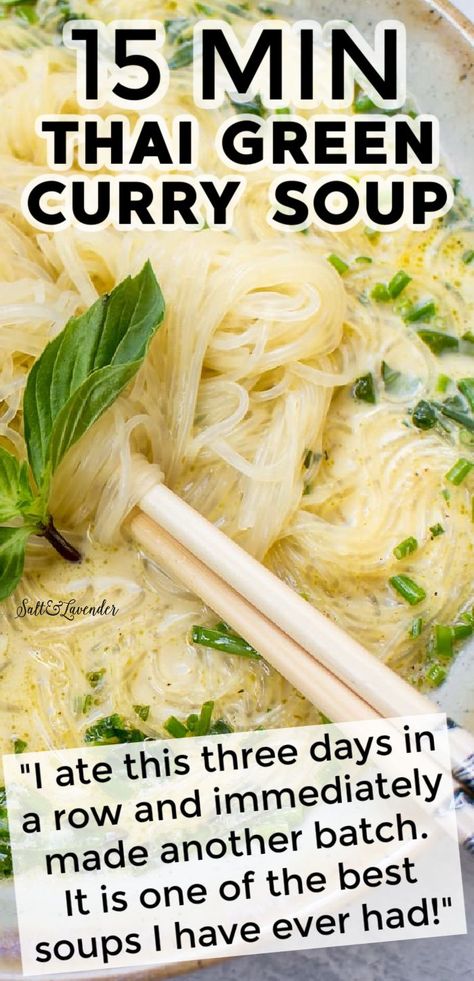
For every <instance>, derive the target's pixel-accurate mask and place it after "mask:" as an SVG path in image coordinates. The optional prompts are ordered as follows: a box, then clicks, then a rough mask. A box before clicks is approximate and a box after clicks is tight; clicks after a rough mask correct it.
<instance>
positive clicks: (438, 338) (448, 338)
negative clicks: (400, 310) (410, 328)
mask: <svg viewBox="0 0 474 981" xmlns="http://www.w3.org/2000/svg"><path fill="white" fill-rule="evenodd" d="M417 333H418V337H421V340H422V341H423V342H424V343H425V344H426V345H427V347H429V349H430V351H432V352H433V354H442V353H443V351H457V350H458V348H459V340H458V338H457V337H454V335H453V334H444V333H443V331H442V330H428V329H427V328H426V329H425V328H421V329H420V330H419V331H417Z"/></svg>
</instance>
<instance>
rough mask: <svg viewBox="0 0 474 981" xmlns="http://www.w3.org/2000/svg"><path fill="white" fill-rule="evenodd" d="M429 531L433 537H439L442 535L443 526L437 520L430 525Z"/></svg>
mask: <svg viewBox="0 0 474 981" xmlns="http://www.w3.org/2000/svg"><path fill="white" fill-rule="evenodd" d="M430 532H431V535H432V537H433V538H439V536H440V535H444V528H443V526H442V525H440V523H439V521H438V524H436V525H431V528H430Z"/></svg>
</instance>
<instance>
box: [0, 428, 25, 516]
mask: <svg viewBox="0 0 474 981" xmlns="http://www.w3.org/2000/svg"><path fill="white" fill-rule="evenodd" d="M32 500H33V495H32V492H31V488H30V484H29V480H28V468H27V465H26V463H21V462H20V461H19V460H17V458H16V456H13V455H12V454H11V453H8V451H7V450H4V449H2V447H1V446H0V521H11V520H12V518H16V517H18V515H19V514H21V513H22V511H23V510H24V509H25V508H27V507H28V506H29V505H30V504H31V502H32Z"/></svg>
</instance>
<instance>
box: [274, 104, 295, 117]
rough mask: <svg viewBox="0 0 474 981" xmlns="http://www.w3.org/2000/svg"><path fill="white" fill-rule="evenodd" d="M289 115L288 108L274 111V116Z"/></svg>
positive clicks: (289, 110)
mask: <svg viewBox="0 0 474 981" xmlns="http://www.w3.org/2000/svg"><path fill="white" fill-rule="evenodd" d="M290 114H291V109H289V107H288V106H284V107H283V108H282V109H275V115H276V116H289V115H290Z"/></svg>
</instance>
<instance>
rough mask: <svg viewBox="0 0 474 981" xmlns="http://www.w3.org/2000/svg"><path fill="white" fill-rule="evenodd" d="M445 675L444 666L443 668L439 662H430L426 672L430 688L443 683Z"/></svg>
mask: <svg viewBox="0 0 474 981" xmlns="http://www.w3.org/2000/svg"><path fill="white" fill-rule="evenodd" d="M446 675H447V671H446V668H443V667H442V666H441V664H432V665H431V667H430V668H428V671H427V672H426V680H427V681H428V683H429V684H430V685H431V686H432V688H439V686H440V685H442V684H443V681H445V680H446Z"/></svg>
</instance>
